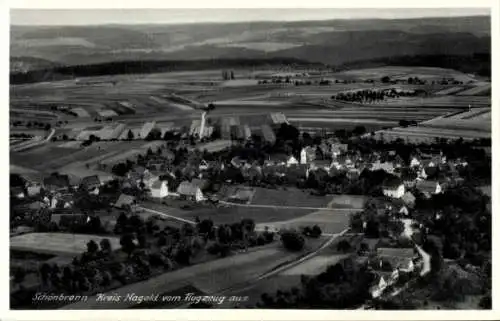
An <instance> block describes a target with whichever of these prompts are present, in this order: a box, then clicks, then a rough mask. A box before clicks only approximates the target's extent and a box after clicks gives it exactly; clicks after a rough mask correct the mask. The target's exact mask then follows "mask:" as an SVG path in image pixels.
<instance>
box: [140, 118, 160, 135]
mask: <svg viewBox="0 0 500 321" xmlns="http://www.w3.org/2000/svg"><path fill="white" fill-rule="evenodd" d="M155 125H156V122H155V121H151V122H147V123H145V124H144V125H143V126H142V128H141V131H140V134H139V138H142V139H144V138H146V137H147V136H148V134H149V133H150V132H151V130H153V128H154V127H155Z"/></svg>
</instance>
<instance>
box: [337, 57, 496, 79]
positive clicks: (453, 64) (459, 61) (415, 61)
mask: <svg viewBox="0 0 500 321" xmlns="http://www.w3.org/2000/svg"><path fill="white" fill-rule="evenodd" d="M381 66H412V67H439V68H447V69H454V70H458V71H461V72H463V73H471V74H477V75H480V76H484V77H490V78H491V55H490V54H473V55H416V56H394V57H385V58H378V59H369V60H359V61H354V62H351V63H347V64H343V65H341V66H338V67H337V69H339V70H352V69H361V68H374V67H381Z"/></svg>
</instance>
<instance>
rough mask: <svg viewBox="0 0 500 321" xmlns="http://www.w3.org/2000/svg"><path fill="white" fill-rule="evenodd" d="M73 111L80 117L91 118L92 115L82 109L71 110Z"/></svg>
mask: <svg viewBox="0 0 500 321" xmlns="http://www.w3.org/2000/svg"><path fill="white" fill-rule="evenodd" d="M71 111H72V112H73V113H75V114H77V115H78V117H90V114H89V113H88V112H87V111H86V110H85V109H83V108H81V107H76V108H73V109H71Z"/></svg>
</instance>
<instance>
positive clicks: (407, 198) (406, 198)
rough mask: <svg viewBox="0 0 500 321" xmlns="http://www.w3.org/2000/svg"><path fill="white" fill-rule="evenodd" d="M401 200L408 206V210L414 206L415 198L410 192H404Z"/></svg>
mask: <svg viewBox="0 0 500 321" xmlns="http://www.w3.org/2000/svg"><path fill="white" fill-rule="evenodd" d="M401 200H402V201H403V202H404V203H405V204H406V206H408V207H409V208H413V207H414V206H415V200H416V198H415V196H414V195H413V194H412V193H411V192H406V193H405V194H404V195H403V197H401Z"/></svg>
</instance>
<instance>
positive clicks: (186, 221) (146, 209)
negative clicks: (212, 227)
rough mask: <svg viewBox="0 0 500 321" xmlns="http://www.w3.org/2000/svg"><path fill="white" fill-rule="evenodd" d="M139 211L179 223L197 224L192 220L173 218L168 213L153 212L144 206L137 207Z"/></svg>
mask: <svg viewBox="0 0 500 321" xmlns="http://www.w3.org/2000/svg"><path fill="white" fill-rule="evenodd" d="M137 208H138V209H141V210H143V211H145V212H149V213H152V214H156V215H159V216H161V217H165V218H171V219H174V220H177V221H181V222H183V223H188V224H196V222H194V221H191V220H187V219H185V218H182V217H178V216H173V215H169V214H166V213H163V212H160V211H157V210H152V209H150V208H146V207H142V206H138V207H137Z"/></svg>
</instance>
